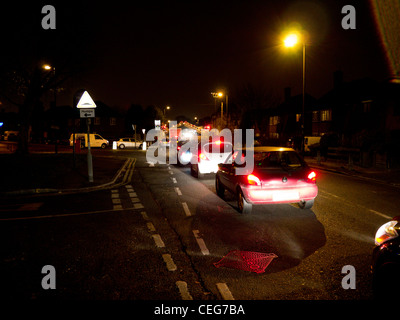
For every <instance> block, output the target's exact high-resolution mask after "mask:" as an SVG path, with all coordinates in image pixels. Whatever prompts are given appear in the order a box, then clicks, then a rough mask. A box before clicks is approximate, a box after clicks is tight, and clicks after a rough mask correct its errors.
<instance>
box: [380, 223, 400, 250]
mask: <svg viewBox="0 0 400 320" xmlns="http://www.w3.org/2000/svg"><path fill="white" fill-rule="evenodd" d="M397 222H398V221H396V220H392V221H389V222H387V223H385V224H384V225H382V226H381V227H380V228H379V229H378V231H377V232H376V234H375V244H376V245H377V246H379V245H381V244H382V243H384V242H386V241H388V240H390V239H394V238H396V237H398V236H399V234H398V233H397V231H396V229H395V225H396V224H397Z"/></svg>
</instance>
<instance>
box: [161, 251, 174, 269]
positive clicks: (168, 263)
mask: <svg viewBox="0 0 400 320" xmlns="http://www.w3.org/2000/svg"><path fill="white" fill-rule="evenodd" d="M162 258H163V260H164V262H165V264H166V266H167V269H168V271H176V270H177V269H178V268H177V267H176V264H175V262H174V260H173V259H172V257H171V255H170V254H168V253H166V254H163V255H162Z"/></svg>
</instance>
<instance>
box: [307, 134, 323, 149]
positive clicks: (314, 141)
mask: <svg viewBox="0 0 400 320" xmlns="http://www.w3.org/2000/svg"><path fill="white" fill-rule="evenodd" d="M320 141H321V137H314V136H308V137H307V136H306V137H304V152H310V151H311V150H310V148H309V147H310V146H312V145H313V144H317V143H319V142H320Z"/></svg>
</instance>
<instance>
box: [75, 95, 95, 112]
mask: <svg viewBox="0 0 400 320" xmlns="http://www.w3.org/2000/svg"><path fill="white" fill-rule="evenodd" d="M76 107H77V108H84V109H90V108H96V104H95V103H94V101H93V99H92V97H91V96H90V95H89V92H87V91H85V92H84V93H83V95H82V97H81V99H80V100H79V102H78V104H77V106H76Z"/></svg>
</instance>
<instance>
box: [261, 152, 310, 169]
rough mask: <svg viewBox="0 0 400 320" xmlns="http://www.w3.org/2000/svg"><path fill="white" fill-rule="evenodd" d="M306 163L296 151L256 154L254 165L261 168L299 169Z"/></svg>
mask: <svg viewBox="0 0 400 320" xmlns="http://www.w3.org/2000/svg"><path fill="white" fill-rule="evenodd" d="M303 164H304V162H303V161H302V159H301V158H300V156H299V155H298V154H297V153H296V152H294V151H271V152H256V153H254V165H255V166H256V167H260V168H278V167H279V168H280V167H289V168H298V167H301V166H303Z"/></svg>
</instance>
